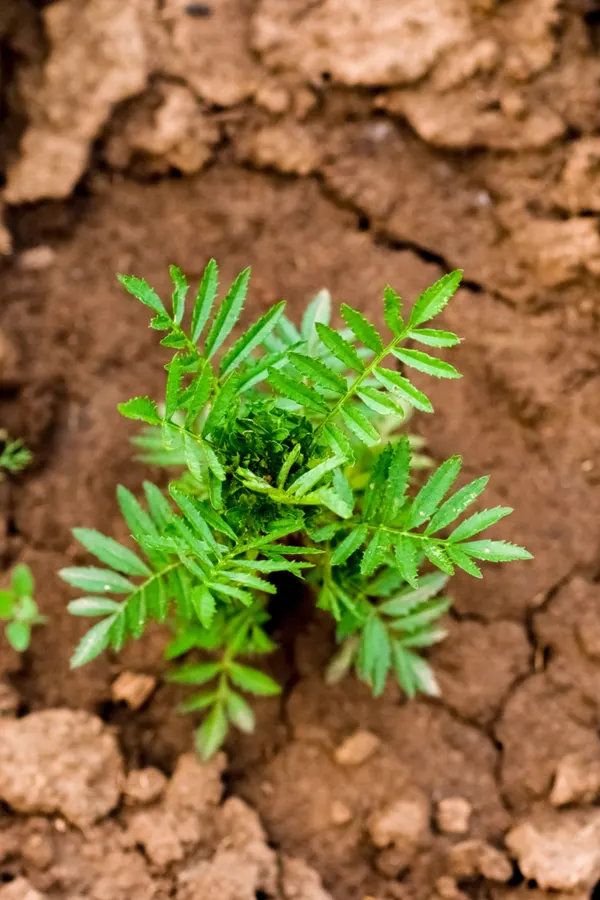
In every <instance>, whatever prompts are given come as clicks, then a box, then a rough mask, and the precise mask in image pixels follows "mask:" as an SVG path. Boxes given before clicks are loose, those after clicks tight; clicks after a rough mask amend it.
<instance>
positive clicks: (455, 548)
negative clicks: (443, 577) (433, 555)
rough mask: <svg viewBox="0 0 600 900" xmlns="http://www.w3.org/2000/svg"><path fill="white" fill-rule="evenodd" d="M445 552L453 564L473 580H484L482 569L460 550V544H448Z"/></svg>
mask: <svg viewBox="0 0 600 900" xmlns="http://www.w3.org/2000/svg"><path fill="white" fill-rule="evenodd" d="M444 549H445V551H446V553H447V554H448V556H449V557H450V559H451V560H452V562H453V563H454V564H455V565H457V566H458V567H459V569H462V570H463V572H466V573H467V575H472V576H473V578H483V575H482V573H481V569H480V568H479V566H476V565H475V563H474V562H473V560H472V559H471V557H470V556H467V554H466V553H464V551H463V550H461V549H460V544H446V546H445V548H444Z"/></svg>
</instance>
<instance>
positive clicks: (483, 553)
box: [460, 540, 533, 562]
mask: <svg viewBox="0 0 600 900" xmlns="http://www.w3.org/2000/svg"><path fill="white" fill-rule="evenodd" d="M460 549H461V550H462V551H463V553H466V554H467V555H468V556H474V557H475V559H484V560H487V562H514V561H515V560H518V559H533V556H532V555H531V553H529V551H528V550H525V549H524V547H518V546H517V545H516V544H511V543H509V542H508V541H485V540H484V541H470V542H467V543H465V544H460Z"/></svg>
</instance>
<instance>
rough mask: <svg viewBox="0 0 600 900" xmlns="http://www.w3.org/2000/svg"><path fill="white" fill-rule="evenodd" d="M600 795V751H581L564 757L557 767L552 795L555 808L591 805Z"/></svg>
mask: <svg viewBox="0 0 600 900" xmlns="http://www.w3.org/2000/svg"><path fill="white" fill-rule="evenodd" d="M599 794H600V750H599V751H598V752H595V753H591V752H586V751H580V752H579V753H569V754H568V755H567V756H565V757H563V759H561V761H560V762H559V764H558V766H557V767H556V775H555V777H554V784H553V786H552V791H551V793H550V803H552V805H553V806H565V805H566V804H567V803H577V802H584V803H590V802H591V801H592V800H595V799H596V797H597V796H598V795H599Z"/></svg>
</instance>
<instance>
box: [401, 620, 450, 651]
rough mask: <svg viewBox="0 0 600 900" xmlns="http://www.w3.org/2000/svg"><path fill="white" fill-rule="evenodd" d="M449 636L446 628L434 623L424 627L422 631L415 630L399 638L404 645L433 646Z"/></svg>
mask: <svg viewBox="0 0 600 900" xmlns="http://www.w3.org/2000/svg"><path fill="white" fill-rule="evenodd" d="M447 636H448V632H447V631H446V629H445V628H441V627H440V626H439V625H433V626H431V627H429V628H422V629H421V630H420V631H414V632H412V633H411V634H405V635H403V636H402V637H401V638H399V639H398V641H399V643H400V644H401V645H402V647H433V645H434V644H439V643H440V641H443V640H444V638H446V637H447Z"/></svg>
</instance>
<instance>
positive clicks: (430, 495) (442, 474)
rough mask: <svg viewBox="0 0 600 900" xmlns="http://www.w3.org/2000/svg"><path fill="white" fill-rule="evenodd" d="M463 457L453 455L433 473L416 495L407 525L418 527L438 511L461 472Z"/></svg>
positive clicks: (408, 526)
mask: <svg viewBox="0 0 600 900" xmlns="http://www.w3.org/2000/svg"><path fill="white" fill-rule="evenodd" d="M461 465H462V459H461V458H460V456H451V457H450V459H447V460H446V462H444V463H442V464H441V466H439V468H438V469H436V471H435V472H434V473H433V475H431V477H430V478H429V480H428V481H427V482H426V484H425V485H424V486H423V487H422V488H421V490H420V491H419V493H418V494H417V496H416V497H415V499H414V501H413V503H412V505H411V507H410V511H409V514H408V518H407V520H406V527H407V528H408V529H410V528H418V526H419V525H422V524H423V523H424V522H426V521H427V520H428V519H429V518H430V517H431V516H432V515H433V513H434V512H435V511H436V509H437V508H438V506H439V505H440V503H441V502H442V500H443V499H444V497H445V495H446V494H447V493H448V491H449V490H450V488H451V487H452V485H453V484H454V482H455V481H456V478H457V477H458V473H459V472H460V468H461Z"/></svg>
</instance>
